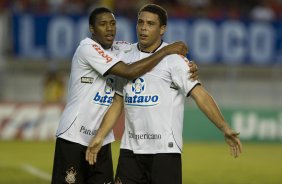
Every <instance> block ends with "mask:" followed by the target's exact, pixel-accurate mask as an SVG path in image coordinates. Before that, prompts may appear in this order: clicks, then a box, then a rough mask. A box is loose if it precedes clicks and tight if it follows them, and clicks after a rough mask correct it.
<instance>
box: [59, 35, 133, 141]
mask: <svg viewBox="0 0 282 184" xmlns="http://www.w3.org/2000/svg"><path fill="white" fill-rule="evenodd" d="M130 47H131V45H130V44H127V43H126V42H114V44H113V46H112V48H111V49H109V50H104V49H103V48H102V47H101V46H100V45H99V44H98V43H97V42H95V41H93V40H92V39H90V38H86V39H84V40H82V41H81V42H80V45H79V46H78V48H77V50H76V52H75V54H74V56H73V59H72V67H71V74H70V80H69V86H68V97H67V102H66V106H65V109H64V111H63V113H62V117H61V120H60V123H59V127H58V130H57V133H56V135H57V137H60V138H63V139H66V140H68V141H71V142H75V143H79V144H81V145H85V146H88V143H89V142H90V140H91V138H92V137H93V136H94V135H95V134H96V132H97V129H98V128H99V126H100V124H101V121H102V119H103V116H104V114H105V112H106V110H107V109H108V108H109V106H110V104H111V103H112V100H113V95H114V93H115V91H114V89H113V87H114V85H115V80H116V79H115V77H114V76H113V75H106V73H107V71H108V70H109V69H110V68H111V67H113V66H114V65H115V64H117V63H118V62H119V61H120V59H119V58H120V57H119V56H118V55H119V54H121V53H122V52H123V50H126V49H129V48H130ZM105 75H106V76H105ZM113 141H114V135H113V132H111V133H109V134H108V136H107V137H106V138H105V141H104V143H103V145H105V144H108V143H110V142H113Z"/></svg>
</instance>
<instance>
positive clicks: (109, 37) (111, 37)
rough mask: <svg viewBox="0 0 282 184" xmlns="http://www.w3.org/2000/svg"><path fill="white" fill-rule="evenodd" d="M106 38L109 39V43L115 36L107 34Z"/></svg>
mask: <svg viewBox="0 0 282 184" xmlns="http://www.w3.org/2000/svg"><path fill="white" fill-rule="evenodd" d="M105 37H106V39H107V40H108V41H112V40H114V35H113V34H107V35H106V36H105Z"/></svg>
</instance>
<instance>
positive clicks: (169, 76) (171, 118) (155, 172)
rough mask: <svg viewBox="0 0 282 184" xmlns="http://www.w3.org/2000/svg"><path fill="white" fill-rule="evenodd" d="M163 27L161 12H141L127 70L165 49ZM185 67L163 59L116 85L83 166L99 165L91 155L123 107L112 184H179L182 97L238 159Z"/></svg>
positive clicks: (215, 111)
mask: <svg viewBox="0 0 282 184" xmlns="http://www.w3.org/2000/svg"><path fill="white" fill-rule="evenodd" d="M166 24H167V14H166V11H165V10H164V9H163V8H162V7H160V6H158V5H154V4H149V5H146V6H144V7H143V8H141V9H140V11H139V14H138V22H137V35H138V43H136V44H133V46H132V49H131V51H130V52H128V53H126V54H125V55H124V56H123V59H124V60H125V61H127V62H129V63H131V64H133V63H135V61H136V60H140V59H142V58H146V57H148V56H150V55H152V54H153V53H155V52H157V51H158V50H160V49H162V48H163V47H165V46H166V45H167V43H165V42H163V41H162V36H163V34H164V32H165V29H166ZM187 62H189V61H188V59H187V58H185V57H181V56H179V55H176V54H174V55H169V56H166V57H165V58H163V59H162V61H161V62H160V63H159V64H158V65H157V66H156V67H154V68H153V69H152V70H151V71H150V72H148V73H146V74H144V75H142V76H141V77H137V78H136V79H134V80H129V81H128V80H123V79H120V80H119V82H118V84H120V86H121V87H120V90H118V91H117V93H119V95H115V96H116V98H115V99H114V101H113V103H112V106H111V107H110V108H109V110H108V111H107V113H106V114H105V116H104V119H103V121H102V124H101V127H100V128H99V130H98V132H97V134H96V136H95V138H94V139H92V141H91V143H90V144H89V147H88V149H87V155H86V160H87V161H88V162H89V163H90V164H94V163H99V162H100V160H99V158H97V153H98V150H99V149H100V146H101V142H103V140H104V137H105V136H106V135H107V134H108V132H109V131H110V130H111V129H112V127H113V125H114V123H115V122H116V120H117V118H118V117H119V114H120V112H121V110H122V108H123V107H124V111H125V130H124V134H123V137H122V140H121V146H120V156H119V161H118V167H117V171H116V182H117V183H124V184H140V183H144V184H145V183H146V184H172V183H173V184H181V183H182V174H181V173H182V171H181V164H182V163H181V152H182V145H183V143H182V130H183V116H184V114H183V113H184V103H185V98H186V97H188V96H191V97H192V98H193V99H194V101H195V102H196V104H197V105H198V107H199V108H200V109H201V110H202V111H203V113H204V114H205V115H206V116H207V117H208V118H209V119H210V120H211V121H212V122H213V123H214V124H215V126H216V127H217V128H219V129H220V130H221V131H222V133H223V134H224V137H225V140H226V142H227V143H228V145H229V146H230V149H231V154H232V155H233V156H234V157H238V156H239V153H240V152H241V149H242V145H241V142H240V140H239V138H238V133H236V132H234V131H233V130H232V129H231V128H230V127H229V126H228V124H227V123H226V122H225V120H224V118H223V116H222V114H221V112H220V110H219V108H218V107H217V105H216V102H215V101H214V100H213V98H212V97H211V96H210V95H209V93H208V92H207V91H206V90H205V89H204V87H203V86H202V85H201V84H200V83H199V81H197V80H196V81H192V80H187V77H186V74H187V73H188V72H189V68H187V67H185V66H186V65H187ZM121 96H123V98H122V97H121ZM97 160H98V162H97Z"/></svg>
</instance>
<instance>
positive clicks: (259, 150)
mask: <svg viewBox="0 0 282 184" xmlns="http://www.w3.org/2000/svg"><path fill="white" fill-rule="evenodd" d="M54 145H55V143H54V142H53V141H51V142H23V141H0V149H1V151H0V183H1V184H22V183H26V184H47V183H50V176H51V171H52V164H53V154H54ZM118 146H119V143H114V144H113V145H112V150H113V159H114V164H115V165H116V164H117V158H118V154H119V148H118ZM182 163H183V184H281V183H282V144H281V143H275V144H274V143H271V144H270V143H269V144H267V143H260V144H259V143H245V144H244V150H243V154H242V155H241V156H240V157H239V158H237V159H234V158H232V157H231V156H230V155H229V150H228V147H227V145H226V144H224V143H213V142H211V143H208V142H197V143H195V142H193V143H190V142H189V143H186V144H185V145H184V149H183V154H182Z"/></svg>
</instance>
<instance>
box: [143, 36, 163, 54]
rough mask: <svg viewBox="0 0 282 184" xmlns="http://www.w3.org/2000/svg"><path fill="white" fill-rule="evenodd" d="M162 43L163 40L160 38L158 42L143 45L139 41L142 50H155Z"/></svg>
mask: <svg viewBox="0 0 282 184" xmlns="http://www.w3.org/2000/svg"><path fill="white" fill-rule="evenodd" d="M161 44H162V40H161V39H160V40H158V41H157V42H155V43H154V44H152V45H149V46H146V45H142V44H140V43H138V45H139V49H140V50H141V51H142V52H155V51H156V50H157V49H158V48H159V47H160V45H161Z"/></svg>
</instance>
